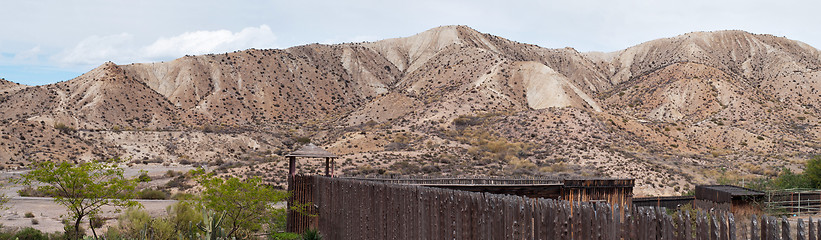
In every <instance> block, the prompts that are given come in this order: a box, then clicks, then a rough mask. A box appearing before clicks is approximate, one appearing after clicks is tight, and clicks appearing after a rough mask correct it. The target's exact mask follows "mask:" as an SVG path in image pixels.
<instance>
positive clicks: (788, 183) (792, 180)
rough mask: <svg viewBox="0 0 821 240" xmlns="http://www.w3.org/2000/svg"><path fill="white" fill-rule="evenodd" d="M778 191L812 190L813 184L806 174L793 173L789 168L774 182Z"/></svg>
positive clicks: (782, 171)
mask: <svg viewBox="0 0 821 240" xmlns="http://www.w3.org/2000/svg"><path fill="white" fill-rule="evenodd" d="M773 184H774V185H775V187H776V189H791V188H811V187H812V183H811V182H810V181H809V179H808V178H807V177H806V175H805V174H796V173H793V172H792V171H791V170H790V169H789V168H784V170H781V173H780V174H778V178H776V179H775V180H773Z"/></svg>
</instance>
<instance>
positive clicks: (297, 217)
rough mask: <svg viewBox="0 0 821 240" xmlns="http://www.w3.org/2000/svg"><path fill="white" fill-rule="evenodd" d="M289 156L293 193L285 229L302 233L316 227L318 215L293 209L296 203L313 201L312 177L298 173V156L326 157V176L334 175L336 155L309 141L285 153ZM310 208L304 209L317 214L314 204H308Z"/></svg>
mask: <svg viewBox="0 0 821 240" xmlns="http://www.w3.org/2000/svg"><path fill="white" fill-rule="evenodd" d="M285 157H287V158H288V193H290V194H292V195H291V196H290V197H289V198H288V209H287V211H288V218H287V219H286V223H285V225H286V226H285V229H286V230H287V231H289V232H295V233H300V234H301V233H302V232H304V231H305V230H308V228H309V227H314V228H315V227H316V217H310V216H306V215H305V213H298V212H296V211H294V210H292V208H291V207H292V206H295V205H294V204H301V205H304V204H308V203H311V202H312V201H313V197H312V196H313V191H312V189H311V186H312V184H311V182H310V179H311V178H310V177H306V176H301V177H297V175H296V158H297V157H302V158H324V159H325V176H329V177H333V176H334V159H336V158H337V156H336V155H334V154H333V153H330V152H328V151H325V149H322V148H321V147H317V146H316V145H314V144H313V143H308V144H307V145H305V146H302V148H300V149H299V150H296V151H295V152H292V153H290V154H288V155H285ZM308 208H309V209H303V210H304V211H307V213H308V214H316V212H317V211H316V208H315V207H314V206H313V204H310V205H309V206H308Z"/></svg>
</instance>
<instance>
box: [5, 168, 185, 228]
mask: <svg viewBox="0 0 821 240" xmlns="http://www.w3.org/2000/svg"><path fill="white" fill-rule="evenodd" d="M123 167H124V169H125V175H126V176H127V177H134V176H137V175H138V174H139V173H140V171H146V172H147V173H148V175H149V176H150V177H151V178H152V179H158V180H155V181H158V182H161V181H167V180H162V179H160V178H161V176H162V175H163V174H165V173H166V172H167V171H168V170H174V171H181V172H186V171H188V170H190V169H193V167H191V166H184V165H169V166H163V165H160V164H147V165H140V164H138V165H134V166H132V167H126V166H123ZM23 173H25V171H3V172H0V182H2V183H4V184H5V185H4V186H3V187H2V188H0V194H5V196H6V197H9V198H10V200H9V202H8V203H7V204H6V205H5V206H4V207H5V208H7V209H3V210H2V211H0V225H2V226H3V228H4V229H9V228H25V227H33V228H35V229H37V230H40V231H43V232H49V233H51V232H62V231H63V224H62V220H63V219H68V218H69V215H68V212H67V210H66V208H65V207H64V206H62V205H58V204H57V203H55V202H54V200H53V199H52V198H41V197H20V195H19V194H18V193H17V190H20V189H21V188H23V187H22V186H20V185H14V184H8V183H6V182H7V181H8V179H10V178H16V177H18V176H19V175H20V174H23ZM149 184H152V185H153V184H158V183H149ZM138 202H139V203H140V204H142V206H143V208H144V209H145V210H146V211H148V212H149V214H151V216H155V217H159V216H163V215H165V214H166V208H167V207H168V206H170V205H172V204H174V203H175V202H176V201H175V200H138ZM28 212H31V213H32V214H33V215H34V217H33V218H26V217H25V214H26V213H28ZM119 214H120V213H118V212H117V211H115V208H113V207H104V208H103V211H102V214H101V215H102V217H103V218H105V219H108V220H107V221H106V225H105V226H103V227H102V229H101V231H105V229H106V228H107V227H108V226H116V225H117V216H119ZM35 220H36V222H37V224H34V221H35ZM83 225H84V226H83V227H84V228H85V229H86V233H87V234H91V230H90V229H89V228H88V219H85V221H84V224H83ZM98 233H99V232H98Z"/></svg>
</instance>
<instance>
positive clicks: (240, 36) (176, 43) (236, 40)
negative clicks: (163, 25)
mask: <svg viewBox="0 0 821 240" xmlns="http://www.w3.org/2000/svg"><path fill="white" fill-rule="evenodd" d="M275 47H276V36H275V35H274V33H273V32H271V28H270V27H268V25H262V26H259V27H247V28H245V29H242V31H240V32H237V33H232V32H231V31H228V30H217V31H196V32H186V33H183V34H181V35H179V36H174V37H170V38H160V39H159V40H157V41H156V42H154V43H153V44H151V45H149V46H147V47H145V48H143V51H142V52H143V53H144V54H145V57H147V58H149V59H163V58H175V57H180V56H183V55H187V54H191V55H195V54H207V53H219V52H230V51H235V50H244V49H248V48H275Z"/></svg>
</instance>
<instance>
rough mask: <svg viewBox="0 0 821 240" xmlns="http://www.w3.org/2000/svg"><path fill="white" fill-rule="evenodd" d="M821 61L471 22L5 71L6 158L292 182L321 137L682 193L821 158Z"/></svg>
mask: <svg viewBox="0 0 821 240" xmlns="http://www.w3.org/2000/svg"><path fill="white" fill-rule="evenodd" d="M819 68H821V54H819V51H818V50H816V49H815V48H812V47H810V46H808V45H806V44H803V43H801V42H797V41H793V40H789V39H785V38H780V37H774V36H770V35H759V34H751V33H747V32H743V31H720V32H698V33H690V34H685V35H681V36H676V37H672V38H665V39H658V40H653V41H650V42H647V43H643V44H639V45H636V46H633V47H630V48H627V49H625V50H622V51H618V52H613V53H580V52H578V51H576V50H575V49H572V48H562V49H547V48H542V47H539V46H536V45H531V44H524V43H518V42H515V41H511V40H507V39H504V38H502V37H498V36H494V35H490V34H485V33H480V32H478V31H476V30H473V29H471V28H469V27H466V26H444V27H438V28H434V29H431V30H428V31H425V32H422V33H419V34H417V35H414V36H410V37H405V38H395V39H387V40H382V41H377V42H370V43H350V44H336V45H320V44H312V45H305V46H298V47H292V48H288V49H283V50H260V49H250V50H245V51H237V52H231V53H223V54H209V55H201V56H186V57H183V58H179V59H176V60H173V61H170V62H160V63H140V64H129V65H115V64H113V63H106V64H103V65H102V66H100V67H98V68H97V69H94V70H92V71H90V72H88V73H86V74H84V75H82V76H80V77H77V78H75V79H72V80H69V81H66V82H61V83H56V84H50V85H45V86H20V87H16V86H17V85H11V84H9V83H6V82H3V81H0V87H2V88H0V89H9V90H8V91H6V90H4V91H5V92H0V93H2V95H0V103H2V104H0V119H2V120H3V121H5V122H6V123H9V124H5V125H4V126H3V128H2V129H0V130H2V131H3V132H4V136H9V137H8V138H4V139H0V153H2V154H5V155H2V154H0V157H2V158H0V160H3V161H6V163H4V164H5V165H6V166H8V167H17V166H20V165H25V163H26V162H27V161H29V160H28V159H30V160H44V159H91V158H99V157H105V156H115V155H121V156H124V157H132V158H133V159H136V160H152V161H160V162H201V163H207V164H211V165H218V169H219V171H223V172H226V173H230V174H237V175H260V176H263V177H265V178H266V179H268V180H271V181H274V182H277V183H281V182H282V177H283V176H284V171H285V170H284V168H285V165H284V164H285V161H281V157H280V156H282V155H283V154H284V153H287V152H289V151H290V150H293V149H294V148H296V147H298V145H299V144H297V143H296V142H295V141H296V140H298V139H303V138H306V137H307V138H310V139H312V140H313V141H314V142H315V143H317V145H322V146H326V147H328V148H329V149H330V150H331V151H333V152H335V153H339V154H342V159H341V162H340V167H341V171H342V172H343V173H344V174H348V175H353V174H405V175H443V176H452V175H480V176H481V175H494V176H509V175H557V174H558V175H586V176H615V177H634V178H637V179H638V183H639V184H640V186H639V187H638V190H637V191H638V194H640V195H642V194H672V193H680V192H683V191H686V190H687V189H688V188H692V184H694V183H710V182H714V181H715V179H717V178H719V177H724V178H738V177H752V176H768V175H770V176H771V175H773V174H775V173H777V171H778V169H780V168H782V167H792V168H795V167H796V166H798V164H800V163H801V162H802V161H803V160H805V159H806V156H807V155H810V154H819V153H821V150H819V148H821V126H819V114H821V112H820V111H819V106H818V105H819V104H818V102H819V99H821V95H819V92H818V91H819V88H821V83H819V80H821V75H819V74H820V73H819ZM6 86H9V87H6ZM58 123H62V124H65V125H67V126H69V127H72V128H76V129H77V130H78V131H76V132H75V131H68V130H56V128H54V127H53V126H55V125H56V124H58ZM90 130H94V131H90ZM19 133H26V134H35V135H37V136H40V133H42V136H43V138H44V139H56V140H57V141H56V142H55V143H53V144H51V143H50V144H42V143H41V142H36V141H35V142H32V140H30V139H29V138H27V137H25V136H24V138H26V140H21V139H19V136H18V137H13V136H17V135H20V134H19ZM58 133H59V134H58ZM24 135H25V134H24ZM59 142H63V143H65V144H66V145H60V144H62V143H59ZM68 146H77V147H79V150H78V149H77V148H74V147H70V149H71V150H70V151H58V150H53V149H55V148H67V147H68ZM12 147H13V148H12ZM20 149H40V150H33V151H41V152H48V154H46V153H34V152H32V151H28V150H27V151H23V150H20ZM21 162H22V164H21ZM301 164H302V165H301V166H302V167H301V169H302V171H306V172H314V171H319V170H318V169H321V168H319V167H317V166H315V165H316V164H315V163H313V162H303V163H301ZM721 168H724V169H728V170H727V171H724V172H719V171H718V170H716V169H721Z"/></svg>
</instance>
